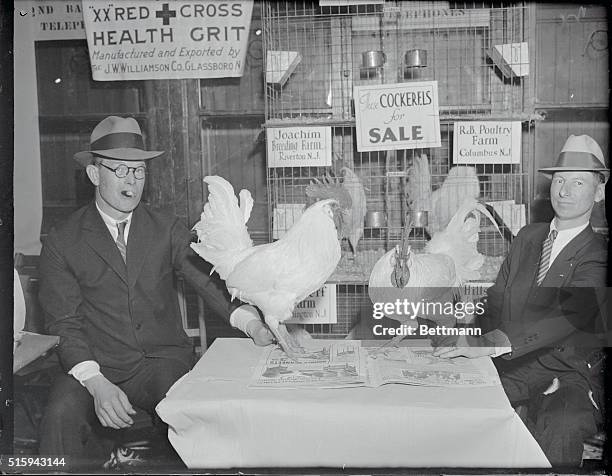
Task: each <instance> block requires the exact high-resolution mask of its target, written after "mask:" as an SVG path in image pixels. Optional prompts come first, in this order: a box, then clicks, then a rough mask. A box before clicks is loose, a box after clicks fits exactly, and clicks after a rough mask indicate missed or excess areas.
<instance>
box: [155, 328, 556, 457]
mask: <svg viewBox="0 0 612 476" xmlns="http://www.w3.org/2000/svg"><path fill="white" fill-rule="evenodd" d="M265 351H266V348H262V347H257V346H256V345H255V344H253V342H252V341H251V340H250V339H217V340H215V342H214V344H213V345H212V346H211V347H210V349H209V350H208V351H207V352H206V353H205V354H204V355H203V356H202V358H201V359H200V361H199V362H198V363H197V364H196V366H195V367H194V368H193V370H192V371H191V372H189V373H188V374H187V375H185V376H184V377H182V378H181V379H180V380H179V381H178V382H176V383H175V385H174V386H173V387H172V388H171V389H170V390H169V391H168V394H167V396H166V398H165V399H164V400H162V401H161V402H160V403H159V405H158V406H157V413H158V414H159V416H160V417H161V418H162V420H164V421H165V422H166V423H167V424H168V425H169V430H168V437H169V440H170V442H171V443H172V445H173V446H174V448H175V449H176V451H177V453H178V454H179V455H180V457H181V458H182V460H183V461H184V462H185V464H186V465H187V466H188V467H189V468H248V467H250V468H253V467H259V468H266V467H276V468H279V467H286V468H290V467H293V468H295V467H331V468H344V467H353V468H366V467H378V468H397V467H412V468H414V467H420V468H423V467H485V468H545V467H550V465H549V463H548V460H547V459H546V457H545V456H544V453H543V452H542V450H541V449H540V447H539V446H538V444H537V443H536V441H535V440H534V438H533V437H532V436H531V434H530V433H529V431H528V430H527V428H526V427H525V426H524V424H523V422H522V421H521V419H520V418H519V416H518V415H517V414H516V413H515V412H514V410H513V409H512V407H511V406H510V403H509V401H508V399H507V398H506V395H505V394H504V390H503V388H502V387H501V385H496V386H489V387H463V388H442V387H426V386H414V385H397V384H391V385H383V386H381V387H377V388H369V387H354V388H337V389H312V388H311V389H308V388H297V389H279V388H271V389H261V388H250V387H249V381H250V379H251V376H252V373H253V371H254V369H255V367H256V366H257V363H258V362H259V359H260V356H261V355H262V353H263V352H265ZM483 360H484V362H485V365H489V366H490V367H491V368H492V371H495V368H494V366H493V363H492V362H491V360H490V359H489V358H485V359H483Z"/></svg>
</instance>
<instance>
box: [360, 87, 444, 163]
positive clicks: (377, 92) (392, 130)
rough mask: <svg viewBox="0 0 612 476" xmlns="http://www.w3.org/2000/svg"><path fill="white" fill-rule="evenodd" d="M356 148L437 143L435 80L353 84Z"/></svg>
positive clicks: (384, 148)
mask: <svg viewBox="0 0 612 476" xmlns="http://www.w3.org/2000/svg"><path fill="white" fill-rule="evenodd" d="M353 97H354V98H355V120H356V125H357V150H358V151H359V152H370V151H375V150H393V149H421V148H428V147H440V144H441V141H440V116H439V111H438V82H437V81H418V82H417V81H415V82H410V83H399V84H380V85H372V86H355V91H354V95H353Z"/></svg>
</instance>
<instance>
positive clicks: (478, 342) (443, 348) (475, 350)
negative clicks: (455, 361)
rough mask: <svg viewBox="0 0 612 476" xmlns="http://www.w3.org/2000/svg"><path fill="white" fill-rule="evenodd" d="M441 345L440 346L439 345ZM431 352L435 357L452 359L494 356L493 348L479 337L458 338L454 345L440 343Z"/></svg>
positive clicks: (448, 342) (447, 342)
mask: <svg viewBox="0 0 612 476" xmlns="http://www.w3.org/2000/svg"><path fill="white" fill-rule="evenodd" d="M440 344H441V345H440ZM440 344H437V345H436V348H435V349H434V351H433V355H434V356H435V357H441V358H443V359H452V358H454V357H467V358H469V359H475V358H477V357H486V356H489V355H493V354H495V347H490V346H487V345H486V344H487V343H486V342H484V340H483V339H482V338H480V337H471V336H470V337H469V338H468V337H466V336H459V337H458V338H457V339H456V340H455V342H454V345H452V342H450V341H446V342H440Z"/></svg>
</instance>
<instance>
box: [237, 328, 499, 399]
mask: <svg viewBox="0 0 612 476" xmlns="http://www.w3.org/2000/svg"><path fill="white" fill-rule="evenodd" d="M313 343H317V344H316V345H317V347H313V348H311V349H309V351H308V353H307V354H305V357H300V358H298V359H292V358H290V357H289V356H287V354H285V352H283V351H282V350H281V349H280V348H279V347H274V348H271V349H268V350H266V351H265V352H264V353H263V354H262V356H261V359H260V361H259V363H258V365H257V366H256V368H255V371H254V373H253V376H252V378H251V382H250V385H249V386H250V387H256V388H342V387H379V386H381V385H386V384H392V383H397V384H405V385H425V386H432V387H465V386H480V387H484V386H492V385H499V384H500V381H499V377H498V376H497V374H495V373H493V372H490V371H487V368H486V365H482V361H480V360H479V359H467V358H464V357H457V358H454V359H442V358H440V357H435V356H434V355H433V354H432V352H433V349H431V348H421V347H416V348H415V347H388V348H380V347H361V343H360V342H359V341H349V340H346V341H313Z"/></svg>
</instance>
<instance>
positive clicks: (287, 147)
mask: <svg viewBox="0 0 612 476" xmlns="http://www.w3.org/2000/svg"><path fill="white" fill-rule="evenodd" d="M266 143H267V152H268V154H267V159H268V167H270V168H273V167H329V166H330V165H331V164H332V143H331V127H270V128H268V129H267V130H266Z"/></svg>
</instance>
